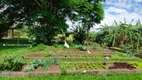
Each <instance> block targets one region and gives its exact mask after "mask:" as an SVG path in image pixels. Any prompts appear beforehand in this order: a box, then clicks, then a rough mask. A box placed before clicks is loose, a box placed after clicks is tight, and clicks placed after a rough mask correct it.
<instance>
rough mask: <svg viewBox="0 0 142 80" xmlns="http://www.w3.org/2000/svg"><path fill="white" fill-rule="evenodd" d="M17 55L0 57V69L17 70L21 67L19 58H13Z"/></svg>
mask: <svg viewBox="0 0 142 80" xmlns="http://www.w3.org/2000/svg"><path fill="white" fill-rule="evenodd" d="M15 57H17V55H13V56H12V55H6V56H3V57H1V60H0V71H5V70H10V71H19V70H21V68H22V63H21V61H20V60H19V58H18V59H17V58H15Z"/></svg>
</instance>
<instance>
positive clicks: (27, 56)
mask: <svg viewBox="0 0 142 80" xmlns="http://www.w3.org/2000/svg"><path fill="white" fill-rule="evenodd" d="M25 58H44V54H28V55H26V56H25Z"/></svg>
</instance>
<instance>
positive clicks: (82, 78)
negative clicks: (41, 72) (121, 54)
mask: <svg viewBox="0 0 142 80" xmlns="http://www.w3.org/2000/svg"><path fill="white" fill-rule="evenodd" d="M141 75H142V74H112V75H111V74H109V75H91V74H68V75H47V76H36V77H33V76H29V77H3V78H0V80H142V76H141Z"/></svg>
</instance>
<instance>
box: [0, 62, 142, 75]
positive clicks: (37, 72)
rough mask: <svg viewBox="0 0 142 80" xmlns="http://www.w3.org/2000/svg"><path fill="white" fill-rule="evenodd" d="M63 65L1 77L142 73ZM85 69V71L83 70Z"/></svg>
mask: <svg viewBox="0 0 142 80" xmlns="http://www.w3.org/2000/svg"><path fill="white" fill-rule="evenodd" d="M63 64H65V65H64V66H66V67H64V68H67V67H68V69H67V70H66V71H63ZM63 64H54V65H51V66H50V67H49V68H48V70H47V71H45V70H43V69H42V68H41V67H38V68H37V69H35V70H34V71H30V72H24V71H11V72H5V71H4V72H0V77H6V76H16V77H18V76H19V77H21V76H39V75H49V74H80V73H82V74H114V73H115V74H120V73H142V69H127V68H125V67H124V68H122V67H121V68H118V69H109V68H108V69H107V67H110V66H114V64H116V63H63ZM119 64H120V63H119ZM121 64H124V63H121ZM71 66H79V67H78V69H75V68H73V67H71ZM87 66H89V67H87ZM91 66H92V68H91ZM124 66H125V64H124ZM83 67H84V69H82V68H83ZM79 68H80V69H79ZM87 68H88V69H87ZM89 68H90V69H89Z"/></svg>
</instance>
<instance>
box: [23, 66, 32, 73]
mask: <svg viewBox="0 0 142 80" xmlns="http://www.w3.org/2000/svg"><path fill="white" fill-rule="evenodd" d="M23 70H24V71H25V72H29V71H33V70H34V67H33V66H32V65H29V66H25V67H24V69H23Z"/></svg>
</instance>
